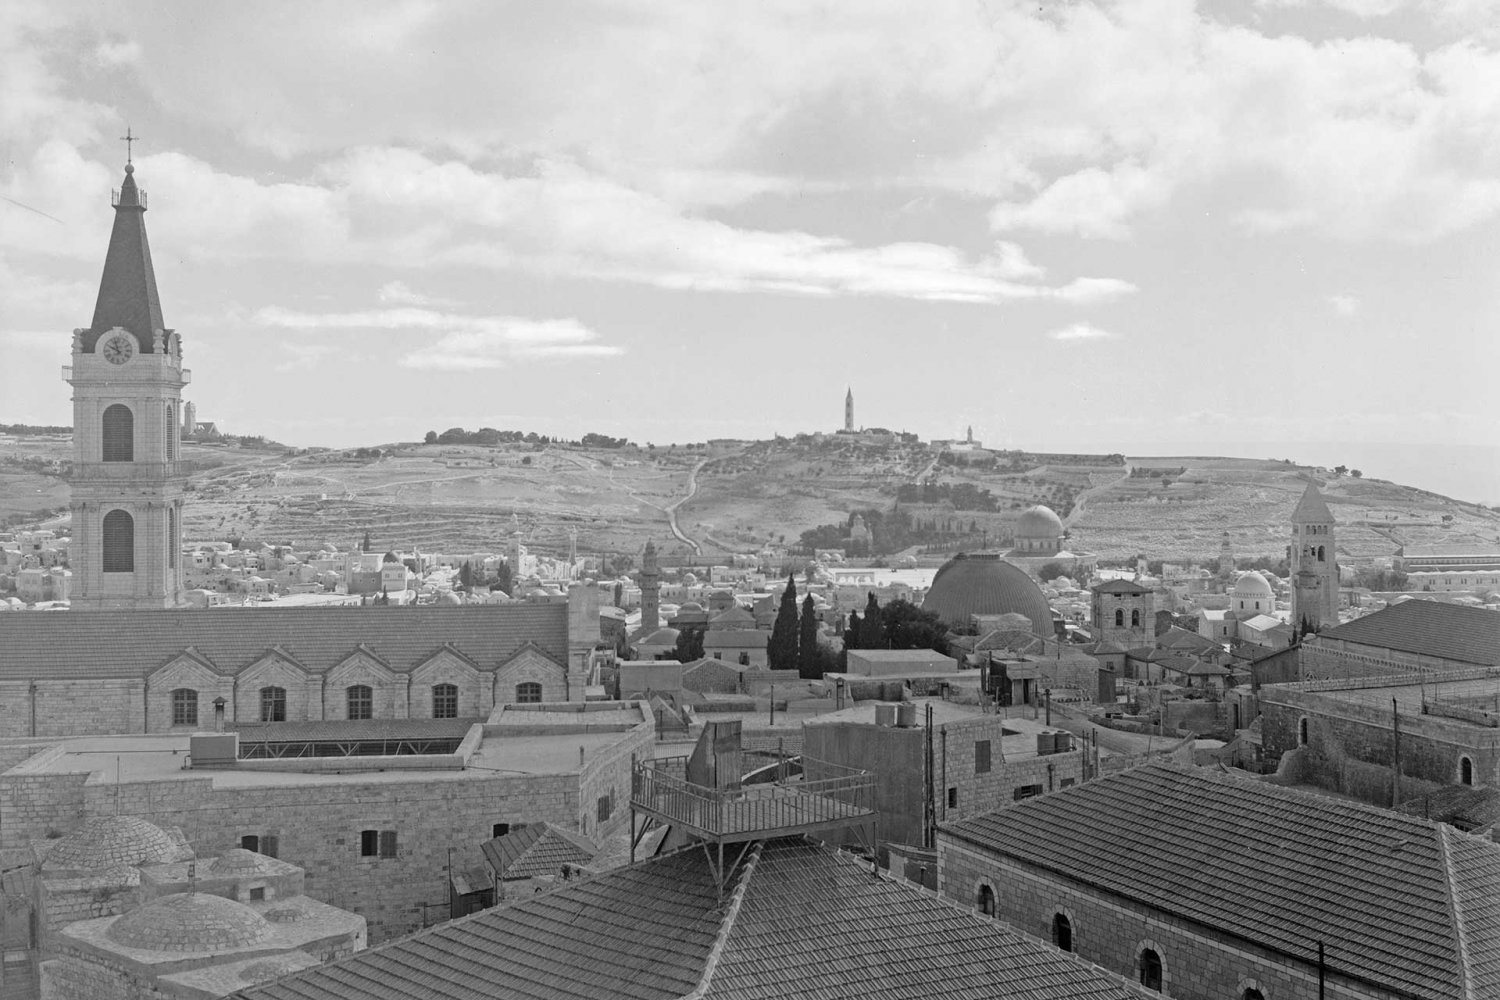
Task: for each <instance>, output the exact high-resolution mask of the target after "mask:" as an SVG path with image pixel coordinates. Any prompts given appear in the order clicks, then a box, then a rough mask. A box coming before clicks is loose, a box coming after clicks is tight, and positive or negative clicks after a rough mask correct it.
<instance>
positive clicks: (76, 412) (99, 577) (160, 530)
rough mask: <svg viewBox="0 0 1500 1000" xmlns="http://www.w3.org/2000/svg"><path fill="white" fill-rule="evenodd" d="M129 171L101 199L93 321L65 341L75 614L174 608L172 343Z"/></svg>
mask: <svg viewBox="0 0 1500 1000" xmlns="http://www.w3.org/2000/svg"><path fill="white" fill-rule="evenodd" d="M134 175H135V167H134V165H133V164H131V163H128V162H127V163H126V165H125V180H124V182H123V183H121V185H120V190H119V191H116V192H114V194H113V197H112V198H111V199H110V200H111V203H112V204H113V205H114V209H115V224H114V230H113V231H112V232H111V233H110V237H109V250H108V252H107V253H106V255H105V258H104V275H103V277H102V278H100V280H99V298H98V300H97V301H96V303H95V304H94V319H93V322H92V323H91V324H90V325H89V326H88V327H87V328H85V329H78V330H74V331H73V357H72V362H73V363H72V365H71V366H70V367H68V368H65V369H63V378H64V379H65V380H66V381H67V382H68V383H69V384H70V385H71V386H72V387H73V472H72V475H71V477H70V486H71V489H72V509H73V547H72V564H73V598H72V605H73V609H74V610H76V611H104V610H138V609H148V608H171V607H176V606H178V605H180V604H181V603H182V565H181V564H182V559H181V556H180V551H181V547H182V543H181V532H182V504H183V493H184V486H185V478H184V476H183V473H182V470H181V468H180V465H179V457H180V456H179V441H180V439H181V432H180V429H179V428H180V427H181V412H182V388H183V386H185V385H187V383H188V381H189V380H190V379H191V377H192V373H191V372H189V371H188V370H187V369H185V368H183V367H182V338H181V337H180V336H178V334H177V332H176V331H174V330H169V329H167V328H166V325H165V323H163V321H162V315H161V301H160V299H159V298H158V296H157V293H156V274H155V272H154V271H153V270H152V267H151V247H150V246H149V245H148V244H147V242H146V221H145V215H146V192H144V191H141V190H139V189H138V188H137V187H136V184H135V176H134Z"/></svg>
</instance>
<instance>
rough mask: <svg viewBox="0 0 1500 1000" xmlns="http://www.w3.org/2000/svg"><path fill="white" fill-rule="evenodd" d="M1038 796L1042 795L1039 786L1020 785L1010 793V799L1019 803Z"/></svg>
mask: <svg viewBox="0 0 1500 1000" xmlns="http://www.w3.org/2000/svg"><path fill="white" fill-rule="evenodd" d="M1040 794H1042V786H1041V785H1020V786H1017V788H1016V790H1015V791H1014V792H1012V793H1011V797H1012V798H1014V799H1015V800H1016V801H1017V802H1020V801H1021V800H1022V799H1031V798H1035V797H1036V796H1038V795H1040Z"/></svg>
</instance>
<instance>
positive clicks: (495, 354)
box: [255, 307, 624, 371]
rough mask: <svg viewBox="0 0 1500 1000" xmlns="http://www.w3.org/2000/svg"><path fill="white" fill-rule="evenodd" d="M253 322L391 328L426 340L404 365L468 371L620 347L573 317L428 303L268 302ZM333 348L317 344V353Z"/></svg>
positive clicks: (308, 328)
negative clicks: (307, 306) (336, 305)
mask: <svg viewBox="0 0 1500 1000" xmlns="http://www.w3.org/2000/svg"><path fill="white" fill-rule="evenodd" d="M255 320H256V322H259V323H261V324H263V325H265V326H272V327H277V328H280V329H286V330H300V331H304V332H307V333H310V334H316V333H331V332H338V331H347V330H389V331H397V332H402V333H408V334H412V335H413V336H414V337H420V338H421V339H422V340H424V341H425V343H424V345H423V347H422V348H421V349H420V350H416V351H408V352H407V353H406V354H404V355H403V356H402V357H401V359H400V364H401V365H402V366H404V367H406V368H420V369H428V370H433V371H471V370H474V369H485V368H504V367H507V366H508V365H509V364H511V363H512V362H524V361H542V360H569V359H577V358H599V357H612V356H615V355H618V354H622V353H624V348H622V347H619V346H616V345H613V344H604V343H600V342H599V335H598V334H597V333H595V332H594V331H593V330H591V329H589V328H588V327H586V326H584V325H583V324H582V323H580V322H578V321H577V320H576V319H542V320H539V319H527V318H523V317H518V316H467V315H462V314H458V313H451V312H438V311H436V310H430V309H416V308H397V309H375V310H368V311H364V312H349V313H307V312H298V311H295V310H290V309H283V308H280V307H268V308H265V309H261V310H260V311H259V312H257V313H256V314H255ZM330 349H331V348H327V347H320V348H317V350H318V351H319V354H318V356H319V357H321V356H323V355H326V354H327V353H329V350H330Z"/></svg>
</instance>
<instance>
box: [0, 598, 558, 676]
mask: <svg viewBox="0 0 1500 1000" xmlns="http://www.w3.org/2000/svg"><path fill="white" fill-rule="evenodd" d="M528 641H531V642H534V643H535V644H536V645H537V647H538V648H539V649H540V650H541V651H542V652H543V653H545V654H547V655H549V656H551V657H553V658H554V659H556V660H557V661H558V662H560V663H566V662H567V654H568V606H567V605H566V604H565V603H562V602H560V601H558V602H551V603H546V604H523V603H516V604H498V605H483V604H481V605H467V606H462V607H444V606H440V605H432V606H423V607H415V608H410V607H380V608H233V609H215V610H204V609H193V610H185V611H145V612H142V611H99V612H87V613H86V612H81V611H71V612H67V613H65V614H51V615H40V614H31V615H0V680H30V679H33V678H35V679H43V680H44V679H63V678H86V677H94V678H103V677H108V678H114V677H130V678H135V677H144V676H146V675H148V674H150V673H151V672H152V671H154V670H156V669H157V668H158V667H160V666H162V665H163V664H165V663H167V662H168V661H170V660H171V659H172V658H173V657H175V656H177V655H178V654H179V653H181V652H183V651H184V650H185V649H187V648H188V647H192V648H193V650H194V652H195V654H196V655H197V658H198V659H199V660H201V661H203V662H204V663H205V664H207V665H209V666H210V667H212V668H213V669H215V670H217V671H219V672H220V673H222V674H233V673H236V672H237V671H239V670H240V669H242V668H244V667H246V666H248V665H249V664H251V663H253V662H255V661H256V660H257V659H259V658H260V657H261V656H263V655H265V653H266V651H267V650H268V649H269V648H270V647H272V646H277V647H280V648H281V649H282V650H284V651H285V653H286V654H287V655H288V656H289V657H291V658H293V659H294V660H296V661H298V662H300V663H302V664H304V665H305V666H306V667H307V669H308V670H310V671H313V672H314V673H321V672H323V671H326V670H329V669H331V668H332V667H334V666H336V665H337V664H338V663H340V662H341V661H343V660H344V659H345V658H347V657H348V656H349V654H350V653H352V652H354V650H355V648H356V647H357V646H359V645H360V644H361V643H363V644H364V645H366V646H368V647H369V648H370V649H371V650H372V651H373V652H374V653H375V654H376V655H377V656H378V657H379V658H380V659H382V660H384V661H385V662H387V663H389V664H390V666H391V669H393V670H395V671H397V672H399V673H405V672H408V671H410V670H412V669H414V668H415V667H417V666H419V665H420V664H422V663H423V662H425V661H426V660H427V659H428V658H429V657H431V656H432V655H433V654H434V653H436V652H437V651H438V649H439V647H441V646H442V645H443V644H444V643H450V644H452V646H454V647H455V648H456V649H457V650H458V651H459V652H461V653H462V654H463V655H464V656H466V657H468V658H469V659H470V660H472V661H474V662H475V663H478V664H479V665H481V666H483V667H487V668H488V667H494V666H495V665H497V664H499V663H502V662H504V661H505V660H506V659H507V658H509V657H510V656H512V655H513V654H514V653H515V652H516V651H517V650H519V649H520V648H521V647H522V646H523V645H525V643H526V642H528Z"/></svg>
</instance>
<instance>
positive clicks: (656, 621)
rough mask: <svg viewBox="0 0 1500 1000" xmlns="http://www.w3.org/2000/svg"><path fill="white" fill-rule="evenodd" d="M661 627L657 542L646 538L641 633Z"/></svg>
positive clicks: (642, 581) (642, 565) (642, 572)
mask: <svg viewBox="0 0 1500 1000" xmlns="http://www.w3.org/2000/svg"><path fill="white" fill-rule="evenodd" d="M659 628H661V570H660V569H659V568H658V567H657V565H656V543H655V542H653V541H652V540H651V539H649V538H648V539H646V551H645V552H642V553H641V635H650V634H651V633H652V632H655V631H656V630H657V629H659Z"/></svg>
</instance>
